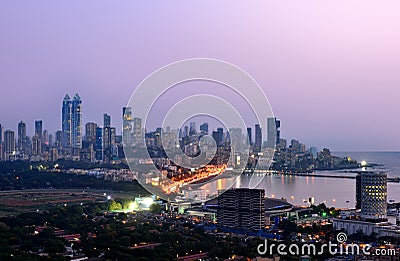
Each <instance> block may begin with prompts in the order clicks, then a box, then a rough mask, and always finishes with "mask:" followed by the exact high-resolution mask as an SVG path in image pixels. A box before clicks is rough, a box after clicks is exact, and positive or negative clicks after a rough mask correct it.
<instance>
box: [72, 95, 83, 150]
mask: <svg viewBox="0 0 400 261" xmlns="http://www.w3.org/2000/svg"><path fill="white" fill-rule="evenodd" d="M71 118H72V128H71V129H72V135H71V137H72V141H71V145H72V148H77V149H80V148H82V100H81V97H79V95H78V94H75V96H74V98H73V100H72V117H71Z"/></svg>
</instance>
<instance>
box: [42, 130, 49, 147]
mask: <svg viewBox="0 0 400 261" xmlns="http://www.w3.org/2000/svg"><path fill="white" fill-rule="evenodd" d="M42 143H43V144H45V145H49V132H48V131H47V130H44V131H43V135H42Z"/></svg>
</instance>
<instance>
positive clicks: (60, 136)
mask: <svg viewBox="0 0 400 261" xmlns="http://www.w3.org/2000/svg"><path fill="white" fill-rule="evenodd" d="M62 141H63V133H62V131H61V130H58V131H56V139H55V142H54V147H56V148H59V149H60V148H62Z"/></svg>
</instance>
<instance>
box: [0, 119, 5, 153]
mask: <svg viewBox="0 0 400 261" xmlns="http://www.w3.org/2000/svg"><path fill="white" fill-rule="evenodd" d="M3 132H4V130H3V127H1V124H0V144H2V143H3V141H4V138H3V137H4V133H3ZM0 154H1V151H0Z"/></svg>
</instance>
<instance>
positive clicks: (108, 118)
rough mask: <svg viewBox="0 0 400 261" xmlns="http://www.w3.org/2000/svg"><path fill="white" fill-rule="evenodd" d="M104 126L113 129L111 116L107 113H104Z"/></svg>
mask: <svg viewBox="0 0 400 261" xmlns="http://www.w3.org/2000/svg"><path fill="white" fill-rule="evenodd" d="M103 124H104V128H105V127H111V116H110V115H108V114H107V113H104V115H103Z"/></svg>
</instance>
